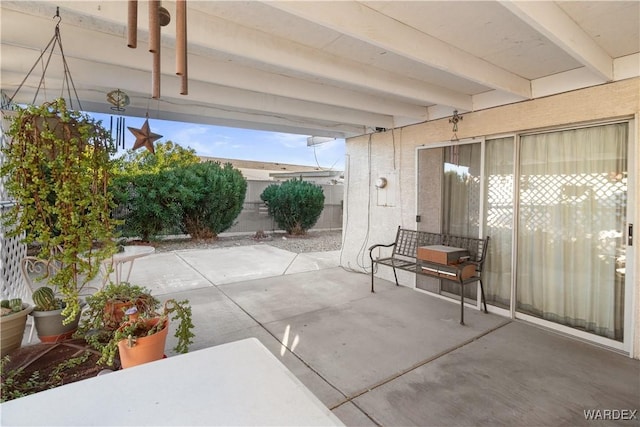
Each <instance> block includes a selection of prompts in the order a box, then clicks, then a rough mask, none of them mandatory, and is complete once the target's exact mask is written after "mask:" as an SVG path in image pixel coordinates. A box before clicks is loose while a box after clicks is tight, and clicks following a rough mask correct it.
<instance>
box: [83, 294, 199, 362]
mask: <svg viewBox="0 0 640 427" xmlns="http://www.w3.org/2000/svg"><path fill="white" fill-rule="evenodd" d="M116 304H117V308H113V307H115V306H116ZM160 306H161V305H160V301H159V300H158V299H156V298H155V297H154V296H152V295H151V293H150V291H149V290H148V289H146V288H144V287H141V286H137V285H131V284H129V283H126V282H123V283H120V284H116V283H109V284H108V285H107V286H105V288H104V289H103V290H101V291H99V292H97V293H96V294H94V295H91V296H89V297H87V309H86V310H85V315H84V316H83V320H82V323H81V325H80V327H79V329H78V333H77V334H76V336H78V337H84V339H85V340H86V341H87V342H88V343H89V344H90V345H91V346H92V347H93V348H95V349H96V350H98V351H100V352H101V353H102V357H101V358H100V360H99V361H98V364H106V365H108V366H113V365H114V362H115V360H116V357H117V356H119V357H118V358H119V360H120V364H121V366H122V367H123V368H126V367H129V366H134V365H137V364H140V363H146V362H150V361H153V360H158V359H161V358H162V357H163V356H164V348H165V343H166V338H167V335H168V330H169V323H170V321H177V322H178V323H177V326H176V332H175V337H176V338H177V339H178V341H177V343H176V346H175V347H174V350H175V351H176V352H177V353H186V352H188V351H189V345H190V344H192V342H193V340H192V338H193V337H194V334H193V332H192V330H193V328H194V325H193V322H192V316H191V306H190V305H189V301H188V300H184V301H176V300H174V299H170V300H167V301H166V302H165V303H164V305H163V308H162V312H161V313H158V310H159V308H160ZM122 316H124V317H122ZM120 319H123V320H120ZM116 322H119V323H118V324H117V326H116V327H114V325H115V324H116ZM156 341H157V342H156ZM149 349H152V350H151V352H150V353H149V354H144V355H140V353H146V352H147V351H148V350H149Z"/></svg>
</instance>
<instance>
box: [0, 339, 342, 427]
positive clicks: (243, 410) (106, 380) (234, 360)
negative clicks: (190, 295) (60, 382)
mask: <svg viewBox="0 0 640 427" xmlns="http://www.w3.org/2000/svg"><path fill="white" fill-rule="evenodd" d="M0 413H1V417H2V425H11V426H21V425H32V426H79V425H82V426H88V425H91V426H197V425H206V426H217V425H224V426H343V425H344V424H343V423H342V422H341V421H340V420H339V419H338V418H337V417H336V416H335V415H334V414H333V413H332V412H331V411H330V410H329V409H328V408H327V407H326V406H325V405H323V404H322V402H320V400H319V399H318V398H317V397H316V396H315V395H313V394H312V393H311V392H310V391H309V389H307V388H306V387H305V386H304V385H303V384H302V383H301V382H300V380H298V379H297V378H296V377H295V376H294V375H293V374H292V373H291V371H289V370H288V369H287V368H286V367H285V366H284V365H283V364H282V363H281V362H280V361H279V360H278V359H277V358H276V357H275V356H274V355H273V354H272V353H271V352H270V351H269V350H267V348H266V347H265V346H264V345H262V343H261V342H260V341H258V340H257V339H256V338H249V339H244V340H241V341H235V342H232V343H228V344H223V345H219V346H216V347H210V348H206V349H203V350H198V351H194V352H192V353H188V354H183V355H179V356H173V357H169V358H167V359H163V360H159V361H157V362H151V363H146V364H144V365H139V366H136V367H133V368H127V369H123V370H119V371H116V372H113V373H110V374H107V375H101V376H97V377H95V378H90V379H87V380H83V381H78V382H75V383H71V384H67V385H64V386H60V387H56V388H53V389H50V390H46V391H42V392H40V393H36V394H32V395H30V396H26V397H22V398H19V399H15V400H11V401H9V402H5V403H2V404H1V405H0Z"/></svg>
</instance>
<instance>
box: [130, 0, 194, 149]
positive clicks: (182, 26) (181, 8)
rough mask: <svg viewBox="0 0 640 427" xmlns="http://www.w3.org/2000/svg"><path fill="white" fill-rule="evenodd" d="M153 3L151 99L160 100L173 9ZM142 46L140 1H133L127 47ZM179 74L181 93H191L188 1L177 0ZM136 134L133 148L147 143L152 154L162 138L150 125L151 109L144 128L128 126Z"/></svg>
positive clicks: (151, 0) (152, 1)
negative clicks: (164, 31)
mask: <svg viewBox="0 0 640 427" xmlns="http://www.w3.org/2000/svg"><path fill="white" fill-rule="evenodd" d="M148 4H149V52H151V53H152V54H153V65H152V69H151V98H153V99H160V27H164V26H166V25H168V24H169V22H170V21H171V15H170V14H169V11H167V9H165V8H164V7H162V6H161V4H160V1H159V0H150V1H149V2H148ZM137 45H138V0H129V3H128V23H127V46H128V47H130V48H132V49H135V48H136V47H137ZM176 75H178V76H180V78H181V79H180V95H188V93H189V88H188V77H187V1H186V0H177V1H176ZM147 110H148V109H147ZM128 129H129V130H130V131H131V133H133V134H134V135H135V137H136V142H135V144H134V146H133V149H134V150H135V149H137V148H139V147H142V146H145V147H147V149H148V150H149V151H151V152H152V153H153V152H154V149H153V142H154V141H155V140H156V139H159V138H162V135H158V134H154V133H152V132H151V130H150V128H149V111H147V117H146V120H145V122H144V124H143V126H142V127H141V128H140V129H135V128H128Z"/></svg>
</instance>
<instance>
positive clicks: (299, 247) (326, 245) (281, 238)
mask: <svg viewBox="0 0 640 427" xmlns="http://www.w3.org/2000/svg"><path fill="white" fill-rule="evenodd" d="M152 244H153V245H154V246H155V247H156V252H169V251H176V250H184V249H215V248H225V247H230V246H247V245H271V246H275V247H277V248H280V249H284V250H287V251H290V252H296V253H302V252H324V251H335V250H339V249H340V248H341V246H342V230H331V231H309V232H308V233H307V234H306V235H304V236H291V235H288V234H285V233H266V235H265V236H264V237H258V236H256V235H230V236H229V235H228V236H225V235H222V236H219V237H218V239H216V240H191V239H189V238H186V237H184V236H177V237H171V238H167V239H163V240H159V241H155V242H153V243H152Z"/></svg>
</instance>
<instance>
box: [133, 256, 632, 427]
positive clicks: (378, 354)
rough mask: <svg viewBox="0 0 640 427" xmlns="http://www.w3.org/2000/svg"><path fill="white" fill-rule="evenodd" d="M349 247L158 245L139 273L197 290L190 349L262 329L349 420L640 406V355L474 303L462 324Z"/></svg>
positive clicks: (446, 305) (520, 420)
mask: <svg viewBox="0 0 640 427" xmlns="http://www.w3.org/2000/svg"><path fill="white" fill-rule="evenodd" d="M339 257H340V254H339V251H336V252H319V253H311V254H309V253H307V254H295V253H292V252H288V251H285V250H282V249H278V248H274V247H272V246H268V245H255V246H244V247H233V248H220V249H210V250H183V251H175V252H169V253H157V254H154V255H151V256H148V257H145V258H142V259H139V260H138V261H136V264H135V266H134V268H133V272H132V274H131V278H130V282H131V283H135V284H139V285H144V286H147V287H148V288H150V289H151V290H152V291H153V292H154V293H155V294H156V295H157V296H159V297H160V299H165V298H169V297H174V298H179V299H184V298H187V299H189V300H190V303H191V305H192V308H193V314H194V323H195V325H196V327H195V334H196V338H195V343H194V345H193V346H192V351H193V350H197V349H202V348H206V347H210V346H215V345H219V344H222V343H227V342H231V341H236V340H239V339H243V338H248V337H255V338H257V339H259V340H260V341H261V342H262V343H263V344H264V345H265V346H266V347H267V348H268V349H269V350H270V351H271V352H272V353H273V354H274V355H276V357H278V358H279V359H280V360H281V361H282V362H283V363H284V365H285V366H287V367H288V368H289V369H290V370H291V372H293V374H294V375H296V376H297V377H298V379H300V380H301V381H302V382H303V383H304V384H305V385H306V386H307V387H308V388H309V389H310V390H311V391H312V392H313V393H314V394H315V395H316V396H317V397H318V398H319V399H320V400H321V401H322V402H323V403H324V404H325V405H326V406H327V407H329V408H330V409H331V410H332V411H333V412H334V414H335V415H337V416H338V417H339V418H340V419H341V420H342V421H343V422H344V423H345V424H346V425H349V426H368V425H372V426H373V425H384V426H401V425H402V426H453V425H456V426H458V425H465V426H476V425H536V426H557V425H591V424H593V421H587V420H586V419H585V411H589V410H603V411H604V410H625V411H627V410H628V411H635V410H638V409H640V361H638V360H633V359H630V358H629V357H626V356H624V355H620V354H617V353H615V352H612V351H609V350H606V349H602V348H599V347H596V346H594V345H591V344H588V343H584V342H581V341H578V340H576V339H572V338H568V337H565V336H561V335H559V334H557V333H553V332H550V331H547V330H543V329H541V328H539V327H536V326H532V325H530V324H526V323H523V322H520V321H512V320H510V319H506V318H504V317H500V316H497V315H494V314H484V313H481V312H479V311H477V310H475V309H473V308H465V322H466V325H465V326H461V325H460V324H459V323H458V321H459V309H460V307H459V305H458V303H457V302H456V301H451V302H448V301H446V300H442V299H439V298H435V297H432V296H430V295H427V294H424V293H420V292H416V291H414V290H411V289H409V288H406V287H396V286H395V285H393V284H391V283H390V282H387V281H384V280H378V281H377V283H376V293H375V294H372V293H371V292H370V282H369V276H367V275H363V274H359V273H354V272H349V271H346V270H344V269H342V268H340V267H339ZM171 338H172V337H170V342H169V343H168V344H167V347H168V348H169V347H172V346H173V341H171ZM212 368H213V367H212ZM219 368H222V369H223V367H219ZM193 375H197V373H193ZM639 412H640V411H639ZM601 414H605V413H601ZM612 414H620V415H622V414H623V413H618V412H611V413H610V415H612ZM624 414H627V415H630V414H633V412H624ZM620 422H621V423H622V424H623V425H640V414H635V418H634V419H633V420H630V421H629V420H624V421H620Z"/></svg>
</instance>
